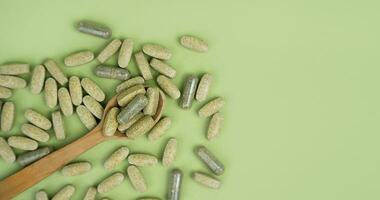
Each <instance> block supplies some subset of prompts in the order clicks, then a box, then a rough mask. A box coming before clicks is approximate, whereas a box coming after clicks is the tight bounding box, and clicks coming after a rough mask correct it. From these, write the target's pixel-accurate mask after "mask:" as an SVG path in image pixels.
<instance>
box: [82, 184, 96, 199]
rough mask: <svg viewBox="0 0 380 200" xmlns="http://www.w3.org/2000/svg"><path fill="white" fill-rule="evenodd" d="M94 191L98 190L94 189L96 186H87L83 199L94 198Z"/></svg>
mask: <svg viewBox="0 0 380 200" xmlns="http://www.w3.org/2000/svg"><path fill="white" fill-rule="evenodd" d="M96 193H98V191H97V190H96V187H89V188H88V190H87V192H86V195H85V196H84V198H83V200H95V199H96Z"/></svg>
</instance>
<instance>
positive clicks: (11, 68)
mask: <svg viewBox="0 0 380 200" xmlns="http://www.w3.org/2000/svg"><path fill="white" fill-rule="evenodd" d="M29 68H30V66H29V64H25V63H13V64H5V65H0V74H6V75H20V74H27V73H29Z"/></svg>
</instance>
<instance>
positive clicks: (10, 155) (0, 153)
mask: <svg viewBox="0 0 380 200" xmlns="http://www.w3.org/2000/svg"><path fill="white" fill-rule="evenodd" d="M0 157H1V158H2V159H4V160H5V162H7V163H13V162H14V161H15V160H16V155H15V153H14V152H13V150H12V148H11V147H10V146H9V145H8V143H7V142H6V141H5V140H4V138H2V137H0Z"/></svg>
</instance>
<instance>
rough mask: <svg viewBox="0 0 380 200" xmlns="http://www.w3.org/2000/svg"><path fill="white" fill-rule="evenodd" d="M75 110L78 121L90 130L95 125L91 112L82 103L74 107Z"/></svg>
mask: <svg viewBox="0 0 380 200" xmlns="http://www.w3.org/2000/svg"><path fill="white" fill-rule="evenodd" d="M76 112H77V114H78V117H79V119H80V121H81V122H82V123H83V125H84V126H85V127H86V128H87V129H88V130H92V129H93V128H94V127H95V126H96V125H97V123H96V119H95V117H94V116H93V115H92V114H91V112H90V111H89V110H88V109H87V108H86V106H84V105H79V106H78V107H77V108H76Z"/></svg>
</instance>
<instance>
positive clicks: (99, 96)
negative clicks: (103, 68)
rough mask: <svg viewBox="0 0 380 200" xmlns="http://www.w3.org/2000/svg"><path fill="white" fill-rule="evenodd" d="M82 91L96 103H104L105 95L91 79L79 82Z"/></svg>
mask: <svg viewBox="0 0 380 200" xmlns="http://www.w3.org/2000/svg"><path fill="white" fill-rule="evenodd" d="M81 84H82V87H83V89H84V90H85V91H86V92H87V93H88V94H89V95H90V96H92V97H94V99H95V100H96V101H98V102H102V101H104V99H105V98H106V95H105V94H104V92H103V90H102V89H100V87H99V86H98V85H97V84H96V83H95V82H94V81H92V80H91V79H89V78H83V79H82V81H81Z"/></svg>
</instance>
